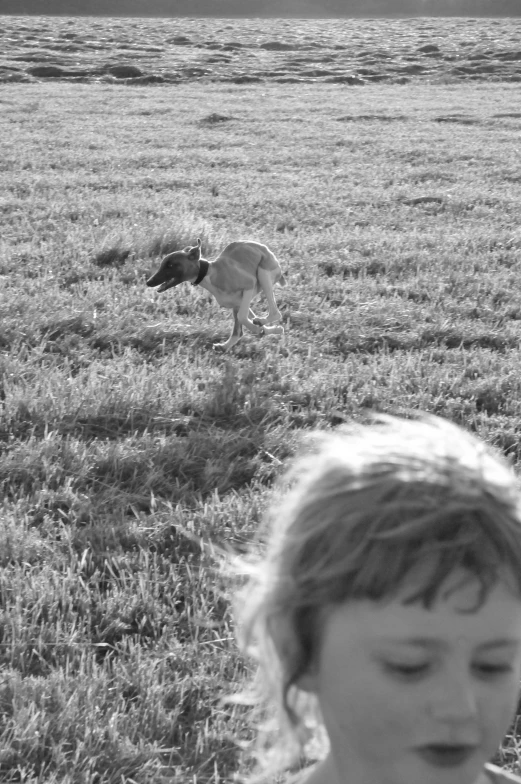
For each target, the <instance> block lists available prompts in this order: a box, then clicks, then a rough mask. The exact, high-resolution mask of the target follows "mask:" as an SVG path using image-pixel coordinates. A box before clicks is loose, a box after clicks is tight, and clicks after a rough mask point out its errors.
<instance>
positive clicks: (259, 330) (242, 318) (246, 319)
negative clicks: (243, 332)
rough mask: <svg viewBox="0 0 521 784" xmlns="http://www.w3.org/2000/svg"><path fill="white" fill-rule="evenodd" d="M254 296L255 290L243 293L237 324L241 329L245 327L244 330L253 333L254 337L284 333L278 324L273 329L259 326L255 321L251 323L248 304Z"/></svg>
mask: <svg viewBox="0 0 521 784" xmlns="http://www.w3.org/2000/svg"><path fill="white" fill-rule="evenodd" d="M254 295H255V289H247V290H246V291H243V293H242V301H241V306H240V308H239V313H238V319H239V323H240V324H242V326H243V327H246V329H248V330H249V331H250V332H253V334H254V335H264V334H266V335H282V334H283V333H284V327H281V326H280V325H278V324H277V325H275V326H273V327H267V326H262V325H260V324H259V323H258V320H257V319H255V321H252V319H251V318H250V313H252V310H251V308H250V304H251V301H252V299H253V297H254Z"/></svg>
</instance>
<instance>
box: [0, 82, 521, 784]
mask: <svg viewBox="0 0 521 784" xmlns="http://www.w3.org/2000/svg"><path fill="white" fill-rule="evenodd" d="M516 103H517V104H518V103H519V94H518V90H517V89H516V87H515V85H507V84H499V83H498V84H495V85H477V84H476V85H466V86H460V85H429V84H422V85H421V86H418V85H416V86H413V85H401V86H381V85H373V86H371V87H370V88H368V89H365V88H356V87H355V88H346V87H344V86H339V85H321V86H318V85H314V84H306V85H299V86H298V87H295V85H284V84H277V85H271V84H268V85H254V86H248V87H246V86H240V85H228V84H227V85H223V84H213V85H208V84H186V85H185V84H180V85H176V86H170V85H160V86H157V87H155V86H154V87H146V88H145V87H136V88H129V87H125V86H115V85H107V84H105V85H104V84H98V85H91V84H66V83H60V84H48V83H47V84H12V85H9V84H8V85H4V86H3V87H2V89H1V92H0V137H1V138H2V149H3V152H2V158H1V161H0V186H1V190H0V194H1V195H0V215H1V239H0V309H1V313H2V318H1V323H0V484H1V489H2V497H3V501H2V504H3V507H2V513H1V520H0V612H1V623H0V635H1V639H0V665H1V668H2V675H1V680H0V683H1V685H0V779H1V780H2V781H3V782H24V783H26V784H29V783H30V784H34V783H36V782H41V783H42V784H43V783H44V782H45V784H50V783H53V784H76V783H78V784H122V783H123V782H127V783H128V784H132V782H139V784H145V783H148V782H150V783H152V782H154V784H159V782H167V781H168V782H171V781H176V782H177V781H178V782H183V783H186V784H188V783H190V784H210V783H211V784H218V783H219V782H221V783H222V782H225V781H229V780H231V777H232V775H233V773H234V772H235V771H236V770H237V769H238V766H239V753H238V747H237V745H236V743H235V741H236V740H237V739H240V740H241V741H245V740H247V739H248V738H249V737H251V732H250V729H249V728H248V725H247V721H246V716H245V714H244V710H243V709H240V708H235V707H232V706H223V705H222V704H221V702H220V699H221V697H222V696H223V695H226V694H227V693H230V692H231V693H233V692H235V691H237V690H238V689H240V687H241V685H242V684H243V682H244V678H245V677H246V676H247V675H248V665H247V663H245V662H243V661H242V660H241V659H240V658H239V657H238V655H237V653H236V648H235V645H234V641H233V622H232V617H231V612H230V604H229V599H228V594H227V592H226V587H225V585H224V584H223V579H222V577H221V576H220V575H219V571H218V559H217V558H216V557H215V553H214V550H213V548H221V549H226V550H229V551H231V552H242V551H244V548H245V547H246V545H247V543H248V542H249V541H250V540H251V538H252V536H253V535H254V534H255V531H256V529H257V527H258V524H259V521H260V519H261V518H262V512H263V509H264V508H265V504H266V501H267V498H268V495H269V489H270V486H271V484H272V482H273V480H274V479H275V478H276V477H277V475H278V474H279V473H280V470H281V465H282V464H283V462H284V460H285V459H286V458H287V457H288V456H289V455H291V454H292V452H293V450H294V449H295V447H296V445H297V443H298V440H299V435H300V433H301V432H302V430H306V429H309V428H312V427H320V428H325V427H331V426H334V425H336V424H339V423H340V422H342V421H344V420H345V419H346V418H351V417H354V418H355V419H359V418H361V417H364V416H365V415H366V413H367V411H369V410H378V411H386V412H391V413H406V412H407V411H408V410H410V409H423V410H426V411H431V412H434V413H437V414H440V415H442V416H445V417H447V418H449V419H451V420H453V421H455V422H457V423H460V424H462V425H464V426H465V427H468V428H470V429H472V430H473V431H475V432H477V433H479V435H480V436H482V437H483V438H484V439H486V440H487V441H488V442H489V443H491V444H495V445H496V446H498V447H499V448H500V449H502V450H503V451H504V452H505V453H506V454H507V455H508V456H509V457H510V458H511V459H512V461H513V462H514V463H515V464H517V463H519V461H520V460H521V446H520V443H521V396H520V390H521V362H520V359H521V351H520V345H521V291H520V286H519V280H520V273H521V227H520V224H519V214H520V211H521V155H520V149H519V138H520V137H519V133H520V130H521V113H518V112H517V111H516V109H515V106H516ZM197 237H201V238H202V240H203V250H204V251H205V255H206V256H207V257H208V258H213V257H214V256H215V255H216V254H217V253H218V252H219V251H220V250H221V249H222V248H223V247H224V245H225V244H226V243H227V242H229V241H232V240H235V239H245V238H248V239H255V240H259V241H261V242H264V243H266V244H267V245H269V247H270V248H272V250H273V251H274V252H275V253H276V255H277V256H278V258H279V259H280V261H281V264H282V267H283V269H284V271H285V274H286V276H287V279H288V285H287V287H286V288H285V289H277V300H278V303H279V307H280V308H281V311H282V313H283V316H284V323H285V329H286V333H285V336H284V338H283V339H277V338H264V339H257V338H255V337H253V336H246V337H244V338H243V340H242V341H241V342H240V343H239V344H238V346H237V347H236V348H234V349H233V350H232V352H231V353H230V354H229V355H224V356H223V355H222V354H218V353H216V352H214V351H213V350H212V343H213V342H216V341H218V340H222V339H225V338H226V337H227V335H228V333H229V331H230V328H231V317H230V315H229V313H228V312H226V311H223V310H220V309H219V308H218V307H217V305H216V303H215V302H214V301H213V300H211V299H210V298H209V295H208V294H206V292H203V291H201V290H200V289H195V288H192V287H190V286H185V287H180V288H177V289H175V290H170V291H169V292H167V293H166V294H164V295H162V296H161V295H157V294H156V293H155V292H153V291H151V290H149V289H147V288H146V286H145V283H144V281H145V279H146V277H147V276H148V274H149V273H150V272H151V271H152V270H154V269H155V268H156V267H157V265H158V263H159V259H160V257H161V254H162V253H164V252H166V251H167V250H171V249H174V248H176V247H180V246H184V245H186V244H189V243H194V242H195V240H196V238H197ZM498 759H499V761H500V762H501V763H502V764H508V765H511V766H515V765H516V764H517V760H518V751H517V741H516V739H515V737H511V738H510V739H509V740H508V741H507V742H506V745H505V748H504V749H503V750H502V751H501V753H500V754H499V756H498Z"/></svg>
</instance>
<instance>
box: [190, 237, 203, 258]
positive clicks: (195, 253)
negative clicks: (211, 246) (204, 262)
mask: <svg viewBox="0 0 521 784" xmlns="http://www.w3.org/2000/svg"><path fill="white" fill-rule="evenodd" d="M188 258H189V259H192V260H193V261H199V259H200V258H201V240H200V239H198V240H197V245H194V247H193V248H190V253H189V254H188Z"/></svg>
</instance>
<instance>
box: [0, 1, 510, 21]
mask: <svg viewBox="0 0 521 784" xmlns="http://www.w3.org/2000/svg"><path fill="white" fill-rule="evenodd" d="M2 13H4V14H5V13H8V14H20V13H26V14H44V15H47V14H63V15H91V14H104V15H108V16H167V17H176V16H191V17H194V16H216V17H233V16H246V17H256V16H268V17H269V16H271V17H281V16H282V17H285V16H287V17H300V18H303V17H318V18H321V17H323V18H324V17H325V18H327V17H349V16H370V17H371V16H466V17H469V16H470V17H479V16H518V17H519V16H521V0H0V14H2Z"/></svg>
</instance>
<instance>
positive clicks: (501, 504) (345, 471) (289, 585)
mask: <svg viewBox="0 0 521 784" xmlns="http://www.w3.org/2000/svg"><path fill="white" fill-rule="evenodd" d="M281 489H282V490H283V491H284V490H285V492H283V493H282V494H280V495H279V498H278V500H277V499H276V500H275V502H274V503H273V505H272V508H271V512H270V514H269V516H268V520H267V522H268V530H267V542H266V546H263V545H261V546H259V545H257V547H256V550H257V552H258V551H259V550H262V551H263V555H262V556H257V557H254V556H252V557H251V558H250V559H249V561H248V567H247V568H248V571H249V574H250V579H249V582H248V585H247V587H246V589H245V591H244V592H243V594H242V596H241V600H240V602H239V608H238V629H239V643H240V646H241V648H242V650H243V651H244V652H246V653H248V654H250V655H252V656H253V657H254V658H255V659H256V660H257V662H258V670H257V675H256V680H255V689H254V692H255V694H256V695H257V699H258V698H259V697H260V698H261V703H262V704H264V705H266V706H268V708H269V706H271V716H272V721H271V725H272V727H271V729H272V730H274V731H271V732H270V731H269V728H268V730H266V731H265V732H261V733H260V739H261V740H260V750H261V753H260V754H258V755H257V756H258V759H259V762H260V767H261V769H264V770H265V771H268V772H270V775H271V774H272V773H273V771H274V770H277V769H281V768H284V767H288V766H289V765H291V764H292V763H294V762H295V761H296V760H297V759H298V757H299V755H301V754H302V753H303V750H304V747H305V746H306V743H307V741H308V740H309V737H310V734H311V737H313V736H314V732H313V730H310V729H309V727H310V721H311V722H312V721H313V716H315V727H318V726H319V723H318V724H317V722H316V711H315V707H316V706H314V701H313V700H314V698H313V697H311V696H310V695H309V694H307V693H306V692H304V691H303V690H301V689H299V687H298V681H299V679H300V678H301V676H303V675H304V674H305V673H306V671H308V668H309V667H310V665H312V663H313V659H314V656H315V653H316V651H317V645H318V643H319V641H320V620H321V618H322V617H323V615H324V613H323V610H324V609H325V608H327V607H331V606H333V605H336V604H340V603H342V602H345V601H349V600H351V599H372V600H375V601H378V600H385V599H392V598H393V596H395V595H396V593H397V592H398V591H399V590H401V589H405V590H406V591H407V590H408V589H409V588H410V589H411V590H410V593H409V594H406V599H405V601H407V602H422V603H423V605H424V606H425V607H426V608H429V607H431V606H432V604H433V602H434V601H435V600H436V599H437V597H438V596H439V593H440V589H441V587H442V586H443V585H444V584H446V578H447V577H448V576H449V575H452V574H453V573H454V572H455V571H456V570H459V569H463V570H465V571H466V572H467V573H468V575H469V576H473V577H475V578H476V579H477V581H478V584H479V586H480V595H479V600H478V604H477V606H476V609H478V607H479V606H481V604H482V603H483V602H484V601H485V600H486V598H487V595H488V592H489V590H490V589H491V588H492V587H493V586H494V584H495V583H496V581H497V580H498V579H499V578H500V577H505V576H508V577H509V578H510V579H511V581H512V589H513V590H514V591H516V592H519V594H520V595H521V500H520V493H519V488H518V485H517V481H516V478H515V476H514V473H513V471H512V469H511V467H510V466H509V464H508V463H507V462H506V461H505V460H504V458H502V457H501V456H500V455H499V454H496V452H495V451H493V450H492V449H491V448H490V447H487V446H486V445H485V444H484V443H483V442H482V441H480V440H478V439H477V438H475V437H474V436H472V435H470V434H469V433H466V432H465V431H463V430H461V429H460V428H458V427H456V426H455V425H452V424H450V423H449V422H447V421H444V420H441V419H438V418H436V417H432V416H422V417H421V418H415V419H413V420H405V419H403V420H402V419H397V418H393V417H379V418H378V420H375V421H374V422H373V423H372V424H370V425H365V426H362V425H352V426H348V427H342V428H339V429H337V430H336V431H333V432H328V433H325V432H323V433H314V434H312V437H311V448H308V449H307V450H305V451H304V453H303V454H301V456H300V457H297V459H296V460H295V461H294V462H293V465H292V466H291V467H290V470H289V471H288V472H287V473H286V476H285V482H284V483H283V486H282V488H281ZM413 577H414V579H412V578H413Z"/></svg>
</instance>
